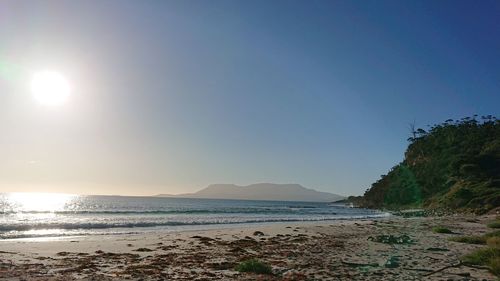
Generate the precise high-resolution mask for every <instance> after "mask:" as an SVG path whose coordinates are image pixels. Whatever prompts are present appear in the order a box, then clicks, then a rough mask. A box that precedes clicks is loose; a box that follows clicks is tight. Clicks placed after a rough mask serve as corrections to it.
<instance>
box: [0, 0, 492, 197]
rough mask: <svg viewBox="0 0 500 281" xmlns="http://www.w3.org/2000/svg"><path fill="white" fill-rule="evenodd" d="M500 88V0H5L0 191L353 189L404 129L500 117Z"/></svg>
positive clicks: (369, 177) (0, 21)
mask: <svg viewBox="0 0 500 281" xmlns="http://www.w3.org/2000/svg"><path fill="white" fill-rule="evenodd" d="M42 70H54V71H58V72H59V73H61V74H62V75H64V77H66V79H67V80H68V83H70V85H71V94H70V96H69V98H68V100H67V102H66V103H65V104H63V105H60V106H53V107H48V106H44V105H42V104H40V103H38V102H37V101H36V100H35V99H34V98H33V94H32V92H31V91H30V81H31V79H32V78H31V77H32V76H33V75H34V73H37V71H42ZM499 90H500V2H499V1H497V0H483V1H459V0H442V1H433V0H423V1H399V0H398V1H378V0H377V1H374V0H366V1H357V0H353V1H326V0H325V1H295V0H286V1H285V0H282V1H281V0H280V1H278V0H273V1H268V0H266V1H261V0H254V1H239V0H238V1H234V0H228V1H225V0H214V1H201V0H197V1H195V0H191V1H125V0H120V1H118V0H114V1H113V0H109V1H2V2H0V159H1V160H0V192H17V191H34V192H65V193H78V194H119V195H153V194H158V193H174V194H175V193H185V192H193V191H196V190H199V189H201V188H203V187H205V186H207V185H209V184H213V183H234V184H240V185H246V184H252V183H259V182H273V183H299V184H302V185H304V186H306V187H309V188H314V189H316V190H320V191H327V192H333V193H337V194H341V195H360V194H362V193H363V192H364V191H365V190H366V189H367V188H369V187H370V185H371V183H373V182H374V181H376V180H377V179H378V178H379V177H380V175H382V174H385V173H386V172H387V171H388V170H389V169H390V168H391V167H392V166H394V165H396V164H397V163H398V162H400V161H401V160H402V159H403V156H404V151H405V149H406V146H407V144H408V143H407V140H406V139H407V138H408V137H409V129H408V125H409V124H410V123H413V122H415V124H416V125H417V126H419V127H424V128H425V126H426V125H428V124H435V123H439V122H442V121H444V120H446V119H448V118H461V117H465V116H471V115H473V114H479V115H486V114H492V115H496V116H497V117H498V116H499V111H500V91H499Z"/></svg>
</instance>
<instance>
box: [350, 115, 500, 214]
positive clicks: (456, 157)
mask: <svg viewBox="0 0 500 281" xmlns="http://www.w3.org/2000/svg"><path fill="white" fill-rule="evenodd" d="M408 141H409V142H410V144H409V145H408V148H407V150H406V153H405V157H404V160H403V161H402V162H401V163H399V164H398V165H396V166H394V167H393V168H392V169H391V170H390V171H389V173H388V174H387V175H383V176H381V178H380V179H379V180H378V181H377V182H375V183H373V184H372V186H371V188H369V189H368V190H367V191H366V192H365V194H364V195H363V196H362V197H350V200H351V201H352V202H354V203H355V204H357V205H359V206H361V207H367V208H382V209H392V210H400V209H408V208H422V207H424V208H427V209H451V210H460V211H473V212H476V213H484V212H487V211H489V210H491V209H493V208H494V207H496V206H500V120H499V119H497V118H496V117H493V116H483V117H481V119H480V120H478V118H477V116H474V117H466V118H462V119H461V120H458V121H453V120H451V119H450V120H446V121H445V122H444V123H442V124H439V125H435V126H432V127H430V128H429V129H428V130H424V129H415V127H414V126H411V137H410V138H409V139H408Z"/></svg>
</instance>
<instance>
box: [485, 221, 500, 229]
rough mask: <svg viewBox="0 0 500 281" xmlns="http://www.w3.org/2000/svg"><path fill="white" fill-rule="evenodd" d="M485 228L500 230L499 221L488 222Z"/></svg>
mask: <svg viewBox="0 0 500 281" xmlns="http://www.w3.org/2000/svg"><path fill="white" fill-rule="evenodd" d="M486 226H488V227H489V228H500V221H494V222H490V223H489V224H487V225H486Z"/></svg>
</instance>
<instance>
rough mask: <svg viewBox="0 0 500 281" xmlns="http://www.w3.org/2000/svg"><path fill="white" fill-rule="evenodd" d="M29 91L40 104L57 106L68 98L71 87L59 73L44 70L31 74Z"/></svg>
mask: <svg viewBox="0 0 500 281" xmlns="http://www.w3.org/2000/svg"><path fill="white" fill-rule="evenodd" d="M31 91H32V93H33V96H34V98H35V99H36V100H37V101H38V102H39V103H40V104H42V105H47V106H59V105H62V104H64V103H66V101H67V100H68V98H69V95H70V92H71V87H70V85H69V82H68V80H67V79H66V77H64V75H62V74H61V73H59V72H57V71H50V70H45V71H41V72H37V73H35V74H34V75H33V78H32V80H31Z"/></svg>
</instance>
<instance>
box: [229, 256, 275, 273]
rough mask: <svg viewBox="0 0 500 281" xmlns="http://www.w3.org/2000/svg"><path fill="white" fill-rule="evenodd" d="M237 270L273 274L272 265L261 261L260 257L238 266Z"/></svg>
mask: <svg viewBox="0 0 500 281" xmlns="http://www.w3.org/2000/svg"><path fill="white" fill-rule="evenodd" d="M236 271H239V272H253V273H257V274H272V268H271V266H269V265H267V264H265V263H263V262H261V261H259V260H258V259H249V260H246V261H243V262H241V263H240V264H238V265H237V266H236Z"/></svg>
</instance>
